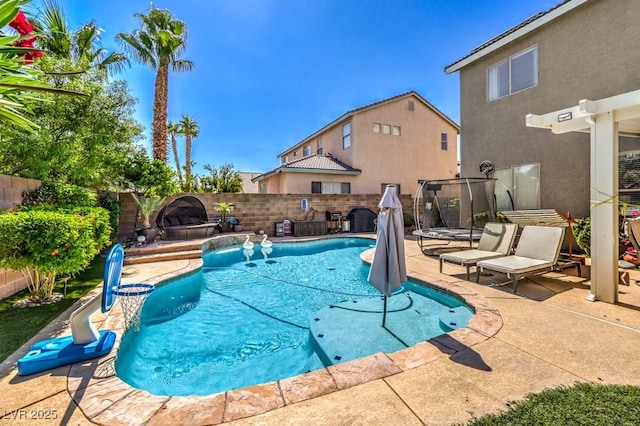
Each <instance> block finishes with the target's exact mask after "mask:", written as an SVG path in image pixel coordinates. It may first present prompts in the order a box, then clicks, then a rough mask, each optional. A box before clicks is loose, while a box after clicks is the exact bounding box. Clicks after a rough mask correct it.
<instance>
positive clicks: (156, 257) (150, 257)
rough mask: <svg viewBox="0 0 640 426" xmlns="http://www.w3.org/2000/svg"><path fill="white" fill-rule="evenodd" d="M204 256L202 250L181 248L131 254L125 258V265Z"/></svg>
mask: <svg viewBox="0 0 640 426" xmlns="http://www.w3.org/2000/svg"><path fill="white" fill-rule="evenodd" d="M200 257H202V250H200V249H198V250H180V251H170V252H160V253H144V254H133V255H131V254H129V253H128V252H127V255H126V256H125V258H124V264H125V265H139V264H141V263H152V262H165V261H168V260H181V259H199V258H200Z"/></svg>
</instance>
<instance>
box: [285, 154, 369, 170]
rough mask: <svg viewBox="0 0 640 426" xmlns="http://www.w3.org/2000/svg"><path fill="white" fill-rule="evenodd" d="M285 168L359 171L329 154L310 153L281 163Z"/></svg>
mask: <svg viewBox="0 0 640 426" xmlns="http://www.w3.org/2000/svg"><path fill="white" fill-rule="evenodd" d="M282 167H284V168H287V169H316V170H339V171H359V170H358V169H354V168H353V167H351V166H348V165H347V164H345V163H343V162H342V161H340V160H338V159H336V158H333V156H332V155H331V154H326V155H325V154H311V155H307V156H306V157H302V158H300V159H298V160H293V161H289V162H288V163H286V164H283V166H282Z"/></svg>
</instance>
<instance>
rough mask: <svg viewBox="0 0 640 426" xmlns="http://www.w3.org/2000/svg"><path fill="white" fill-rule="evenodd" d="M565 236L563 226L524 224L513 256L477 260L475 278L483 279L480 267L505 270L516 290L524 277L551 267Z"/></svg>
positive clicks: (490, 269)
mask: <svg viewBox="0 0 640 426" xmlns="http://www.w3.org/2000/svg"><path fill="white" fill-rule="evenodd" d="M563 237H564V228H560V227H555V226H525V227H524V229H523V230H522V234H521V235H520V240H519V241H518V246H517V247H516V252H515V254H514V255H513V256H505V257H501V258H497V259H489V260H482V261H480V262H478V263H477V264H476V267H477V269H476V282H478V281H479V280H480V271H484V270H489V271H495V272H502V273H504V274H507V275H509V276H511V277H513V292H514V293H515V292H516V290H517V288H518V280H519V279H520V278H521V277H524V276H527V275H536V274H542V273H545V272H547V271H550V270H552V268H553V265H555V264H556V262H557V261H558V256H559V255H560V247H561V246H562V240H563Z"/></svg>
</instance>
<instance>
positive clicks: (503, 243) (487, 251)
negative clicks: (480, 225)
mask: <svg viewBox="0 0 640 426" xmlns="http://www.w3.org/2000/svg"><path fill="white" fill-rule="evenodd" d="M517 231H518V225H516V224H514V223H492V222H490V223H487V224H486V225H485V226H484V230H483V231H482V236H480V241H478V247H477V248H475V249H471V250H461V251H456V252H452V253H443V254H441V255H440V273H442V265H443V263H445V262H448V263H456V264H458V265H462V266H464V267H465V268H466V269H467V281H469V268H471V267H472V266H475V265H476V263H478V262H479V261H481V260H488V259H495V258H497V257H503V256H506V255H508V254H509V253H510V252H511V248H512V247H513V241H514V240H515V238H516V232H517Z"/></svg>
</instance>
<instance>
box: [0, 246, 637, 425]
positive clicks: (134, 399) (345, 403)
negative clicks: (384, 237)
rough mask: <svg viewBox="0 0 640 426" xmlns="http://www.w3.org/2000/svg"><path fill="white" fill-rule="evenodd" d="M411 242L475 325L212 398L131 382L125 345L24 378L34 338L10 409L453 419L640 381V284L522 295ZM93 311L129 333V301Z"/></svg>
mask: <svg viewBox="0 0 640 426" xmlns="http://www.w3.org/2000/svg"><path fill="white" fill-rule="evenodd" d="M274 240H275V239H274ZM405 247H406V258H407V270H408V273H409V275H411V276H412V277H415V278H418V279H420V280H424V281H427V282H431V283H434V284H436V285H438V286H441V287H445V288H449V289H452V290H455V292H457V293H460V294H462V295H463V297H465V298H467V299H472V300H471V301H472V302H473V304H474V306H476V308H480V309H481V312H482V314H481V315H476V317H474V320H472V322H473V321H475V322H474V323H473V324H470V326H469V327H468V328H466V329H461V330H457V331H455V332H452V333H450V334H449V335H447V336H443V337H442V338H440V339H439V340H437V341H435V342H429V343H427V342H425V343H421V344H419V345H416V346H415V347H413V348H410V349H412V350H411V351H410V352H406V353H405V352H404V351H401V352H398V353H395V354H388V355H385V354H375V355H373V356H371V357H367V358H365V359H362V360H359V361H355V362H354V363H353V364H350V363H345V364H347V365H345V364H338V365H336V366H333V367H329V368H327V369H323V370H319V371H317V372H313V373H310V375H311V376H310V377H307V378H306V380H301V379H300V377H302V376H298V378H292V379H287V380H283V381H280V382H278V383H271V384H266V385H259V386H255V387H252V388H246V389H242V390H238V391H230V392H226V393H221V394H217V395H212V396H209V397H181V398H168V397H155V396H153V395H149V394H148V393H146V392H144V391H139V390H135V389H133V388H130V387H128V386H127V385H126V384H123V383H122V382H121V381H120V380H119V379H118V378H117V377H115V376H114V375H113V368H112V367H113V363H112V361H113V357H114V356H115V353H114V352H112V353H111V354H110V355H109V356H107V357H105V358H102V359H98V360H92V361H88V362H86V363H83V364H75V365H73V366H65V367H59V368H57V369H54V370H49V371H47V372H43V373H40V374H35V375H32V376H26V377H21V376H17V370H16V369H15V361H16V359H17V358H18V357H19V356H21V355H23V354H24V353H25V352H26V350H27V347H28V346H25V347H23V348H22V349H21V350H20V351H18V352H17V353H16V354H14V356H12V357H10V358H9V359H8V360H7V361H5V362H4V363H3V364H2V367H0V391H1V393H0V395H2V396H1V397H0V419H2V420H10V421H11V423H10V424H65V425H66V424H78V425H82V424H104V425H116V424H127V425H132V424H150V425H151V424H156V425H158V424H173V425H175V424H190V425H196V424H216V423H220V422H221V421H223V420H227V421H228V423H226V424H231V425H258V424H260V425H281V424H301V423H304V424H314V425H336V424H343V425H347V424H348V425H351V424H406V425H412V424H417V425H419V424H428V425H449V424H454V423H457V422H466V421H468V420H469V419H471V418H472V417H474V416H481V415H483V414H485V413H489V412H496V411H499V410H503V409H506V407H507V405H506V403H507V402H509V401H511V400H516V399H521V398H522V397H523V396H525V395H526V394H527V393H531V392H539V391H541V390H543V389H545V388H550V387H557V386H560V385H571V384H573V383H575V382H577V381H590V382H594V383H603V384H611V383H618V384H633V385H640V363H639V362H637V360H636V359H637V356H638V348H640V286H636V285H635V284H633V283H632V284H631V285H630V286H621V287H620V302H619V303H618V304H616V305H611V304H606V303H602V302H595V303H594V302H588V301H586V300H585V297H586V296H587V295H588V294H589V282H588V281H587V280H586V279H583V278H579V277H577V276H575V275H570V273H573V271H570V270H565V272H563V273H551V274H547V275H545V276H541V277H532V278H530V279H524V280H523V281H522V282H521V283H520V284H519V287H518V290H519V294H518V295H514V294H512V293H511V292H510V287H509V286H508V285H507V286H504V287H503V286H495V285H494V282H504V281H507V280H506V279H505V278H504V277H503V276H482V277H481V280H480V284H476V283H474V282H468V281H466V280H465V279H464V277H465V273H464V269H463V268H460V267H456V266H454V265H445V268H444V274H440V273H439V272H438V261H437V259H436V258H433V257H428V256H425V255H424V254H422V252H421V251H420V249H419V248H418V246H417V244H416V242H415V241H410V240H406V241H405ZM200 264H201V261H200V260H198V259H191V260H189V259H185V260H174V261H167V262H161V263H149V264H142V265H134V266H132V267H127V268H131V269H130V271H131V270H133V271H134V273H133V274H131V275H125V276H124V277H123V281H124V282H142V281H144V282H159V281H162V280H164V279H166V278H168V277H171V276H174V275H176V274H181V273H184V272H187V271H189V270H192V269H194V268H197V267H198V266H199V265H200ZM127 268H125V269H127ZM98 291H99V290H98ZM69 313H70V312H68V313H67V316H68V314H69ZM93 320H94V321H95V322H96V323H98V324H100V326H101V328H108V329H112V330H114V331H116V332H117V333H118V334H119V335H120V334H121V333H122V331H123V320H122V312H121V310H120V309H119V304H116V306H115V307H114V309H112V311H111V312H110V314H109V315H106V316H105V315H95V316H94V318H93ZM64 322H65V319H64V316H63V317H62V318H61V319H60V320H59V321H57V322H56V323H53V324H52V325H50V326H49V327H48V328H47V329H45V330H43V332H42V333H40V334H39V335H38V336H36V337H35V338H34V339H33V342H35V341H38V340H41V339H44V338H48V337H53V336H57V335H60V334H66V333H68V332H69V330H68V328H67V327H66V324H65V323H64ZM59 330H62V333H60V331H59ZM33 342H29V344H32V343H33ZM405 351H407V350H405ZM305 376H306V375H305ZM301 396H302V397H301ZM260 412H261V414H255V413H260ZM34 417H35V419H32V418H34ZM234 419H235V420H234Z"/></svg>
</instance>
